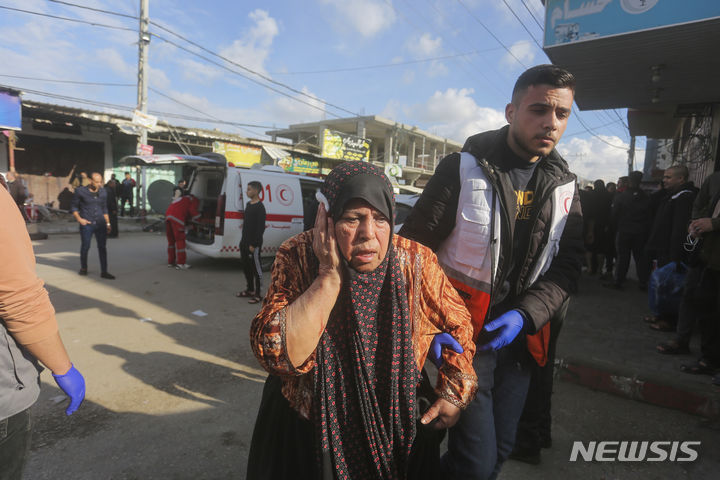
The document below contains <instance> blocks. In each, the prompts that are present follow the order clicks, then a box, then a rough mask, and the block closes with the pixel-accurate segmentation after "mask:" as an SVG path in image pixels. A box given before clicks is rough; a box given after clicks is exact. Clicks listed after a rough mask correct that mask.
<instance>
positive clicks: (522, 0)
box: [520, 0, 545, 33]
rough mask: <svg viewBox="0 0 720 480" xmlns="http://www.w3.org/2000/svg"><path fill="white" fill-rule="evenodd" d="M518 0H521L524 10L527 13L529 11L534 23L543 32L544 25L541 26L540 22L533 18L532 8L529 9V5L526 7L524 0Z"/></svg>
mask: <svg viewBox="0 0 720 480" xmlns="http://www.w3.org/2000/svg"><path fill="white" fill-rule="evenodd" d="M520 1H521V2H522V4H523V7H525V10H527V11H528V13H529V14H530V16H531V17H532V19H533V20H535V23H537V26H538V27H540V30H542V31H543V33H544V32H545V27H543V26H542V25H541V24H540V22H538V19H537V18H535V14H534V13H533V12H532V10H530V7H528V5H527V3H525V0H520Z"/></svg>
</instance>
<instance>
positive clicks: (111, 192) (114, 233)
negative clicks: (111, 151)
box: [105, 173, 120, 238]
mask: <svg viewBox="0 0 720 480" xmlns="http://www.w3.org/2000/svg"><path fill="white" fill-rule="evenodd" d="M113 180H115V174H114V173H113V174H112V178H111V179H110V180H109V181H108V183H106V184H105V192H106V193H107V210H108V218H109V219H110V231H109V232H108V238H118V235H119V231H118V201H117V196H116V192H117V190H118V189H119V186H120V183H119V182H118V181H117V180H115V181H114V183H113Z"/></svg>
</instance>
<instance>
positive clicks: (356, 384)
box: [314, 161, 419, 480]
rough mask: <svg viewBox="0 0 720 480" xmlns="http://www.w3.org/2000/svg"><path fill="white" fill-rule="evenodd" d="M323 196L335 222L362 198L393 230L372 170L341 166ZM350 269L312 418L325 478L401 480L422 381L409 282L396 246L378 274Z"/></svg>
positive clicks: (323, 346)
mask: <svg viewBox="0 0 720 480" xmlns="http://www.w3.org/2000/svg"><path fill="white" fill-rule="evenodd" d="M321 191H322V193H323V194H324V195H325V197H326V198H327V199H328V202H329V204H330V214H331V215H332V216H333V218H335V219H338V218H340V216H341V215H342V212H343V210H344V208H345V205H346V204H347V202H348V201H349V200H351V199H353V198H361V199H363V200H365V201H367V202H368V203H369V204H370V205H371V206H373V207H374V208H376V209H377V210H379V211H380V212H381V213H382V214H383V215H385V216H386V217H387V218H388V219H389V220H390V223H391V225H392V219H393V209H394V199H393V193H392V187H391V186H390V182H389V181H388V180H387V177H386V176H385V175H384V173H383V172H382V170H380V169H379V168H377V167H375V166H374V165H372V164H370V163H367V162H361V161H353V162H346V163H343V164H341V165H339V166H337V167H336V168H334V169H333V170H332V171H331V172H330V174H329V175H328V177H327V179H326V180H325V184H324V185H323V187H322V190H321ZM391 231H392V229H391ZM345 265H346V268H347V272H346V273H347V275H345V278H344V283H343V287H342V290H341V293H340V296H339V298H338V302H337V303H336V304H335V308H334V309H333V312H332V313H331V315H330V320H329V321H328V324H327V327H326V329H325V332H324V333H323V335H322V337H321V338H320V342H319V344H318V348H317V368H316V369H315V402H314V405H315V412H314V415H315V420H316V426H317V428H318V433H319V436H320V447H321V459H322V464H323V472H324V477H328V478H339V479H343V478H352V479H353V480H358V479H360V480H362V479H402V478H405V477H406V472H407V461H408V457H409V455H410V448H411V447H412V443H413V440H414V438H415V417H414V412H415V389H416V385H417V383H418V380H419V371H418V369H417V366H416V364H415V356H414V352H413V348H412V328H411V324H410V316H409V309H408V301H407V294H406V290H405V280H404V277H403V274H402V271H401V269H400V264H399V262H398V259H397V255H396V253H395V249H394V248H393V246H392V242H390V243H389V245H388V251H387V254H386V255H385V258H384V259H383V260H382V262H381V264H380V265H379V266H378V267H377V268H376V269H375V270H373V271H372V272H368V273H359V272H357V271H355V270H353V269H351V268H349V267H348V266H347V263H346V264H345Z"/></svg>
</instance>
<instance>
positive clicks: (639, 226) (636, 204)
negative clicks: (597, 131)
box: [603, 171, 652, 290]
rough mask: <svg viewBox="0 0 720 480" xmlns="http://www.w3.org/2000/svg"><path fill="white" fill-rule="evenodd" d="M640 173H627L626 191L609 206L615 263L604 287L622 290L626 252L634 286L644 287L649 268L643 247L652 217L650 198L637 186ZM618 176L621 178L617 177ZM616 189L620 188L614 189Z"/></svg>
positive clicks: (626, 268)
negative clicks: (632, 263) (632, 265)
mask: <svg viewBox="0 0 720 480" xmlns="http://www.w3.org/2000/svg"><path fill="white" fill-rule="evenodd" d="M642 176H643V173H642V172H640V171H634V172H632V173H631V174H630V177H629V179H630V181H629V184H628V187H627V190H625V191H623V192H621V193H619V194H618V196H617V197H616V198H615V202H614V204H613V207H612V219H611V221H612V223H613V225H614V226H615V230H616V232H617V233H616V239H615V244H616V248H617V265H616V266H615V278H614V281H613V282H608V283H604V284H603V286H604V287H606V288H613V289H615V290H622V289H623V288H624V284H625V278H626V276H627V272H628V268H629V267H630V255H632V257H633V259H634V260H635V270H636V273H637V277H638V287H639V288H640V289H641V290H645V289H647V281H648V276H649V275H650V269H649V268H648V266H646V265H645V263H644V261H643V260H644V256H643V248H645V241H646V240H647V235H648V230H650V224H651V222H652V217H651V216H650V212H651V205H650V197H649V196H648V194H647V193H645V192H644V191H643V190H642V189H641V188H640V182H641V181H642ZM620 178H621V179H622V177H620ZM618 191H620V188H618Z"/></svg>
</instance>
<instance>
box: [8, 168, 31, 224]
mask: <svg viewBox="0 0 720 480" xmlns="http://www.w3.org/2000/svg"><path fill="white" fill-rule="evenodd" d="M6 180H7V186H8V191H9V192H10V196H11V197H12V199H13V201H14V202H15V205H17V207H18V209H19V210H20V214H21V215H22V217H23V219H24V220H25V221H26V222H27V221H28V218H27V212H25V200H27V198H28V195H27V189H26V188H25V185H23V183H22V180H21V179H20V178H19V177H18V176H17V174H16V173H15V172H8V173H7V179H6Z"/></svg>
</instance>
